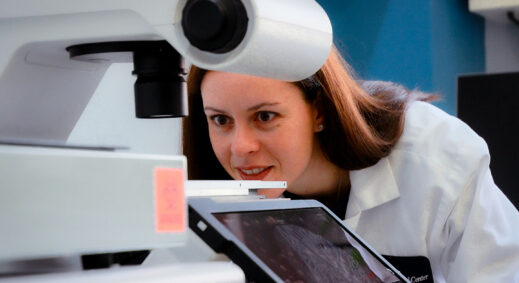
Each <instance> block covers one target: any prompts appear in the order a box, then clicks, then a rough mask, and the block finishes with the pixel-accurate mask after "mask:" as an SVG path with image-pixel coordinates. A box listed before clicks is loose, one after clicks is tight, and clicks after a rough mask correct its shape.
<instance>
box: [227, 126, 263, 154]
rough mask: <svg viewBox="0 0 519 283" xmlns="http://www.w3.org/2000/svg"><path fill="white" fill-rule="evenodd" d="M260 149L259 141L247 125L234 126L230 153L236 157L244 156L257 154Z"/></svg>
mask: <svg viewBox="0 0 519 283" xmlns="http://www.w3.org/2000/svg"><path fill="white" fill-rule="evenodd" d="M259 148H260V143H259V140H258V139H257V137H256V133H255V132H254V129H252V128H251V127H249V126H248V125H241V126H236V127H235V129H234V135H233V140H232V144H231V153H232V154H234V155H237V156H246V155H249V154H251V153H254V152H257V151H258V150H259Z"/></svg>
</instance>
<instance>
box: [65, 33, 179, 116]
mask: <svg viewBox="0 0 519 283" xmlns="http://www.w3.org/2000/svg"><path fill="white" fill-rule="evenodd" d="M67 51H68V52H69V53H70V57H71V58H75V59H78V60H85V61H93V62H95V61H106V62H116V61H118V59H119V58H120V57H121V56H119V55H118V54H120V53H121V52H132V53H133V66H134V71H133V74H134V75H136V76H137V80H136V81H135V85H134V93H135V114H136V116H137V118H170V117H185V116H187V114H188V110H187V109H188V108H187V92H186V90H185V88H186V86H185V81H184V78H183V75H184V67H183V61H182V57H181V56H180V54H179V53H178V52H177V51H176V50H175V49H174V48H173V47H172V46H171V45H170V44H169V43H168V42H167V41H117V42H99V43H88V44H80V45H74V46H70V47H68V48H67Z"/></svg>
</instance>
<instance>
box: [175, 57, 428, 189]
mask: <svg viewBox="0 0 519 283" xmlns="http://www.w3.org/2000/svg"><path fill="white" fill-rule="evenodd" d="M206 72H207V71H206V70H204V69H201V68H198V67H196V66H192V67H191V69H190V72H189V75H188V79H187V89H188V97H189V98H188V102H189V117H187V118H185V119H184V122H183V140H182V141H183V153H184V155H186V157H187V160H188V175H189V178H190V179H200V180H221V179H231V177H230V176H229V175H228V174H227V172H226V171H225V170H224V169H223V167H222V166H221V165H220V163H219V161H218V159H217V158H216V155H215V154H214V152H213V149H212V147H211V142H210V140H209V131H208V126H207V121H206V118H205V114H204V111H203V104H202V95H201V92H200V86H201V84H202V79H203V77H204V75H205V74H206ZM294 84H296V85H297V86H298V87H299V88H301V90H302V91H303V93H304V96H305V97H304V99H305V100H306V101H307V102H308V103H310V104H313V105H315V106H316V107H317V109H318V111H319V113H320V115H322V117H323V121H324V126H325V128H324V130H323V131H320V132H318V133H317V137H318V140H319V143H320V146H321V148H322V151H323V153H324V155H325V157H326V158H327V159H328V160H329V161H330V162H332V163H333V164H335V165H336V166H338V167H339V168H342V169H344V170H356V169H362V168H366V167H369V166H371V165H374V164H375V163H376V162H378V161H379V160H380V159H381V158H383V157H385V156H387V155H388V154H389V153H390V151H391V148H392V147H393V146H394V145H395V144H396V142H397V141H398V139H399V138H400V136H401V135H402V131H403V127H404V118H405V110H406V107H407V105H408V104H409V103H410V102H411V101H413V100H422V101H430V100H434V99H435V98H436V96H435V95H429V94H424V93H422V92H418V91H409V90H407V89H406V88H404V87H402V86H400V85H397V84H393V83H388V82H370V81H366V82H359V81H356V80H355V79H354V77H353V75H352V72H351V71H350V67H349V66H348V65H347V64H346V62H345V61H344V60H343V59H342V57H341V55H340V53H339V52H338V51H337V49H336V48H335V47H333V48H332V51H331V53H330V56H329V57H328V59H327V60H326V62H325V63H324V65H323V66H322V67H321V69H319V71H317V73H315V74H314V75H313V76H311V77H309V78H307V79H305V80H302V81H298V82H294Z"/></svg>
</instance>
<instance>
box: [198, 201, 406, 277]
mask: <svg viewBox="0 0 519 283" xmlns="http://www.w3.org/2000/svg"><path fill="white" fill-rule="evenodd" d="M190 201H191V202H195V206H198V205H200V206H202V207H198V209H200V210H202V211H201V212H202V213H205V214H206V215H207V219H205V218H203V217H202V216H201V215H200V214H199V213H198V212H197V210H196V208H193V207H192V205H191V203H189V202H190ZM188 203H189V211H190V214H189V218H190V220H189V227H190V228H191V229H192V230H193V231H195V233H196V234H197V235H199V231H200V230H199V229H198V227H196V225H197V223H198V221H200V220H202V221H203V222H204V223H206V222H210V221H212V223H209V224H210V225H208V228H211V229H213V230H212V233H214V234H215V235H211V236H210V237H214V239H218V240H212V239H204V238H202V236H201V235H199V237H201V238H202V239H203V240H204V241H205V242H206V243H208V244H209V246H211V248H213V246H212V245H211V244H210V242H213V244H215V245H216V244H218V242H228V243H232V246H229V244H227V248H233V247H234V248H237V250H239V251H240V252H241V253H243V255H240V256H241V257H244V258H246V261H250V262H252V263H254V266H256V267H257V268H258V269H259V270H260V272H261V273H265V272H264V270H263V269H262V268H261V267H260V266H259V265H258V263H257V262H255V261H254V259H252V258H250V257H251V256H252V257H253V258H255V259H256V260H257V261H258V262H260V263H261V264H263V268H264V269H266V270H268V271H270V272H271V273H272V275H271V276H273V277H274V278H276V277H277V279H278V281H279V282H282V280H281V278H279V276H277V275H276V274H275V273H274V272H273V271H272V270H271V269H270V268H269V267H268V266H267V265H266V264H265V263H263V261H262V260H261V259H259V258H258V257H257V256H256V255H255V254H254V253H253V252H252V251H250V249H249V248H248V247H247V246H246V245H245V244H243V243H242V242H241V241H240V240H239V239H237V238H236V237H235V236H234V234H232V233H231V232H230V231H229V229H228V228H226V227H225V226H224V225H223V224H222V223H221V222H220V221H219V220H218V219H216V217H214V215H213V213H239V212H252V211H266V210H283V209H304V208H321V209H323V210H324V211H325V212H326V213H327V214H328V215H330V216H331V217H332V218H333V219H334V220H335V222H337V223H338V224H339V225H341V227H343V229H344V230H346V232H347V233H348V234H349V235H350V236H352V237H353V238H354V239H355V240H356V241H357V242H358V243H359V244H360V245H362V246H363V247H364V249H365V250H366V251H368V252H369V253H370V254H371V255H372V256H374V257H375V258H377V259H378V260H379V262H380V263H382V264H383V265H384V266H385V267H386V268H387V269H389V270H390V271H391V272H392V273H393V274H394V275H395V276H396V277H397V278H398V279H400V280H402V281H403V282H408V283H410V281H409V280H408V279H407V278H406V277H405V276H404V275H403V274H402V273H401V272H400V271H399V270H398V269H397V268H396V267H394V266H393V265H392V264H391V263H389V261H387V260H386V259H385V258H384V257H383V256H382V255H380V254H378V253H377V252H376V250H375V249H374V248H373V247H371V246H370V245H369V244H368V243H366V242H365V241H364V240H362V239H361V237H360V236H359V235H357V234H356V233H355V232H354V231H353V230H351V229H350V228H349V227H348V226H347V225H346V224H345V223H344V222H343V221H342V220H341V219H339V218H338V217H337V216H336V215H335V214H334V213H333V212H331V211H330V210H329V209H328V208H327V207H326V206H325V205H323V204H322V203H320V202H319V201H317V200H313V199H304V200H289V199H268V200H251V201H242V200H240V201H236V202H232V201H229V200H224V201H221V202H218V201H215V200H214V198H212V197H195V198H189V199H188ZM250 204H254V206H250ZM191 211H192V212H193V213H196V215H197V218H198V220H197V221H196V222H195V223H193V225H194V226H193V227H192V226H191ZM212 226H216V227H219V228H220V229H221V230H222V233H219V232H218V231H216V230H217V229H215V228H214V227H212ZM225 236H227V237H228V238H225ZM206 238H209V237H208V236H206ZM236 243H237V244H238V245H240V247H238V245H237V244H236ZM213 249H214V250H215V251H216V252H223V251H222V250H217V249H215V248H213ZM225 254H227V253H225ZM228 256H229V255H228ZM229 258H230V256H229ZM231 260H232V261H233V262H235V263H236V264H238V266H240V267H241V268H243V267H242V266H241V265H240V264H239V262H238V261H235V260H234V259H232V258H231ZM239 260H240V261H241V260H242V259H241V258H239ZM265 274H266V273H265ZM270 280H274V279H272V278H271V279H270ZM260 282H262V281H260Z"/></svg>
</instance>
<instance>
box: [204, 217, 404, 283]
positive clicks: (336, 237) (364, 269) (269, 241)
mask: <svg viewBox="0 0 519 283" xmlns="http://www.w3.org/2000/svg"><path fill="white" fill-rule="evenodd" d="M213 215H214V216H215V217H216V218H217V219H218V220H219V221H220V222H221V223H222V224H223V225H224V226H226V227H227V228H228V229H229V230H230V231H231V232H232V233H233V234H234V235H235V236H236V237H237V238H238V239H239V240H240V241H241V242H242V243H243V244H244V245H245V246H247V248H249V249H250V250H251V251H252V252H253V253H254V254H255V255H256V256H257V257H258V258H260V259H261V260H262V261H263V262H264V263H265V264H266V265H267V266H268V267H269V268H270V269H272V270H273V271H274V272H275V273H276V274H277V275H278V276H279V277H280V278H282V279H283V281H285V282H401V281H400V280H399V279H398V278H397V277H396V276H395V275H394V274H393V273H392V272H391V271H389V270H388V269H387V268H386V266H384V264H383V263H382V262H380V261H379V260H378V258H377V257H375V256H373V255H372V254H371V253H370V252H369V251H368V250H367V249H365V248H364V247H363V246H362V245H361V244H359V243H358V242H357V241H356V240H355V239H354V238H353V237H352V236H350V235H349V234H348V232H347V231H346V230H345V229H344V228H343V227H342V226H341V225H340V224H339V223H337V222H336V221H335V219H333V218H332V217H331V216H330V215H329V214H328V213H327V212H326V211H325V210H323V209H321V208H302V209H288V210H286V209H284V210H265V211H248V212H232V213H213Z"/></svg>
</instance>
